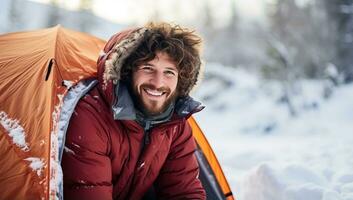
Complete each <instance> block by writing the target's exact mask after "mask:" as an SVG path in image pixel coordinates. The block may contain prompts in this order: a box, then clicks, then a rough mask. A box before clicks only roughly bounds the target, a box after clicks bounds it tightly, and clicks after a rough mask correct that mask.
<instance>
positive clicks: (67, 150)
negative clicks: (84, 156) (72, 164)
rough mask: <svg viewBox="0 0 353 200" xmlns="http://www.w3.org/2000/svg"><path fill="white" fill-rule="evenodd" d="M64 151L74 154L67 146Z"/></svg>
mask: <svg viewBox="0 0 353 200" xmlns="http://www.w3.org/2000/svg"><path fill="white" fill-rule="evenodd" d="M64 150H65V152H66V153H70V154H75V152H74V151H73V150H72V149H70V148H69V147H67V146H65V148H64Z"/></svg>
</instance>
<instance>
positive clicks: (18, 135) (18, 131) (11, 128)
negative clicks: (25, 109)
mask: <svg viewBox="0 0 353 200" xmlns="http://www.w3.org/2000/svg"><path fill="white" fill-rule="evenodd" d="M0 123H1V125H2V126H3V127H4V128H5V130H6V131H7V132H8V134H9V136H10V137H11V138H12V142H13V143H14V144H16V146H18V147H19V148H21V150H22V151H29V147H28V145H27V142H26V133H25V131H24V129H23V127H22V126H21V125H20V122H19V120H17V119H11V118H9V117H8V116H7V114H6V113H5V112H4V111H0Z"/></svg>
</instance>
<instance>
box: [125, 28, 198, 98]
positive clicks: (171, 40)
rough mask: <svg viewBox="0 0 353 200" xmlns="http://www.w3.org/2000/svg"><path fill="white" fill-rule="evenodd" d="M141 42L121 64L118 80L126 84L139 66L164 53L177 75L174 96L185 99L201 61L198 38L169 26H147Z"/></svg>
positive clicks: (186, 30)
mask: <svg viewBox="0 0 353 200" xmlns="http://www.w3.org/2000/svg"><path fill="white" fill-rule="evenodd" d="M145 27H146V28H147V30H148V31H147V32H146V34H145V36H144V40H143V41H142V43H141V44H140V45H139V46H138V47H137V49H136V50H135V51H133V52H132V53H131V54H130V55H129V56H128V57H127V58H126V60H125V62H124V67H123V68H122V71H121V80H122V81H129V80H130V78H131V73H132V71H133V69H134V68H135V67H137V66H138V65H140V64H143V63H146V62H148V61H151V60H153V59H154V58H155V57H156V53H157V52H161V53H166V54H167V55H168V56H169V57H170V58H171V60H172V61H173V62H174V63H175V64H176V67H177V69H178V71H179V75H178V85H177V93H178V96H179V97H183V96H187V95H188V94H189V92H190V91H191V89H192V88H193V87H194V85H195V84H196V82H197V79H198V76H199V73H200V66H201V59H200V46H201V41H202V40H201V38H200V37H199V36H198V35H197V34H195V32H194V31H192V30H189V29H186V28H182V27H180V26H178V25H172V24H169V23H158V24H156V23H149V24H147V25H146V26H145Z"/></svg>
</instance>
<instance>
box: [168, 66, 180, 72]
mask: <svg viewBox="0 0 353 200" xmlns="http://www.w3.org/2000/svg"><path fill="white" fill-rule="evenodd" d="M166 69H169V70H172V71H178V69H177V68H176V67H166Z"/></svg>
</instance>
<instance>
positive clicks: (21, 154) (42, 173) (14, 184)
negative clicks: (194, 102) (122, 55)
mask: <svg viewBox="0 0 353 200" xmlns="http://www.w3.org/2000/svg"><path fill="white" fill-rule="evenodd" d="M104 44H105V41H104V40H101V39H99V38H96V37H94V36H91V35H88V34H85V33H81V32H77V31H73V30H69V29H66V28H63V27H61V26H60V25H58V26H55V27H53V28H48V29H41V30H36V31H28V32H17V33H9V34H5V35H0V49H1V51H0V124H1V125H0V146H1V148H0V186H1V187H0V195H1V197H0V198H1V199H56V198H57V192H58V188H59V185H58V184H59V183H60V180H61V179H62V173H61V167H60V163H59V149H58V148H59V144H58V142H59V141H61V140H62V138H58V132H60V131H59V130H58V123H59V122H58V119H59V116H60V114H61V109H62V107H61V106H62V101H63V97H64V96H65V95H66V93H67V91H68V89H69V88H70V87H71V86H73V85H75V84H76V83H78V82H79V81H81V80H84V79H88V78H92V77H96V74H97V72H96V60H97V58H98V56H99V52H100V50H101V49H102V48H103V46H104ZM189 123H190V124H191V126H192V128H193V134H194V136H195V138H196V141H197V143H198V145H199V146H200V147H201V149H202V151H203V153H204V155H205V157H206V158H207V161H208V164H209V165H211V168H212V170H213V173H214V174H215V176H216V177H217V181H218V183H219V185H220V187H221V189H222V191H223V193H224V194H231V191H230V189H229V186H228V183H227V180H226V179H225V177H224V175H223V172H222V170H221V168H220V165H219V163H218V161H217V159H216V157H215V155H214V153H213V151H212V149H211V147H210V146H209V144H208V142H207V140H206V138H205V137H204V135H203V133H202V131H201V129H200V128H199V127H198V126H197V123H196V121H195V120H194V119H192V118H191V119H190V120H189ZM230 197H231V198H229V197H228V198H227V199H233V197H232V196H230Z"/></svg>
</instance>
